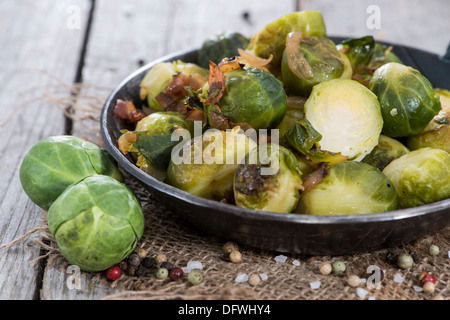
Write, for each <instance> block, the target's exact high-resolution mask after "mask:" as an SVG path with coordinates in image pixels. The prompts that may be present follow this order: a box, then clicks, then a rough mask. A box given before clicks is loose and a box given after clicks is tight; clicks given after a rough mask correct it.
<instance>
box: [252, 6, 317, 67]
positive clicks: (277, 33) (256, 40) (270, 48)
mask: <svg viewBox="0 0 450 320" xmlns="http://www.w3.org/2000/svg"><path fill="white" fill-rule="evenodd" d="M296 31H300V32H302V34H303V36H305V37H309V36H315V37H325V36H326V28H325V23H324V21H323V17H322V14H321V13H320V11H308V10H305V11H298V12H294V13H290V14H287V15H285V16H282V17H281V18H279V19H277V20H275V21H273V22H271V23H269V24H268V25H267V26H265V27H264V29H262V30H261V31H259V32H258V33H256V34H255V35H253V36H252V37H251V39H250V43H249V45H248V48H247V50H248V51H249V52H250V53H252V54H253V55H255V56H258V57H261V58H265V59H267V58H269V57H270V55H272V56H273V59H272V61H271V63H270V65H269V68H270V69H279V68H280V66H281V59H282V55H283V51H284V49H285V47H286V36H287V34H288V33H291V32H296Z"/></svg>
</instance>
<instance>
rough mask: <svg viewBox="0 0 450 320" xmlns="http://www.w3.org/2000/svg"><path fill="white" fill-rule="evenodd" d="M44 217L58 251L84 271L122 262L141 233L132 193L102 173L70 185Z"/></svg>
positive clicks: (139, 212) (141, 222) (141, 220)
mask: <svg viewBox="0 0 450 320" xmlns="http://www.w3.org/2000/svg"><path fill="white" fill-rule="evenodd" d="M47 220H48V226H49V229H50V232H51V233H52V235H53V236H54V237H55V239H56V241H57V243H58V246H59V248H60V250H61V253H62V254H63V255H64V257H65V258H66V259H67V261H69V263H70V264H74V265H77V266H78V267H79V268H80V269H81V270H84V271H94V272H95V271H101V270H105V269H107V268H109V267H110V266H112V265H114V264H116V263H118V262H120V261H122V260H123V259H124V258H125V257H127V256H128V255H129V254H130V253H131V252H132V251H133V250H134V248H135V247H136V243H137V241H138V240H139V239H140V238H141V237H142V234H143V232H144V215H143V213H142V209H141V205H140V204H139V201H138V200H137V198H136V197H135V195H134V194H133V192H132V191H131V190H130V189H128V188H127V187H126V186H125V185H124V184H122V183H120V182H118V181H117V180H115V179H113V178H111V177H109V176H103V175H92V176H89V177H87V178H84V179H82V180H80V181H77V182H76V183H74V184H72V185H70V186H69V187H68V188H67V189H66V190H65V191H64V192H63V193H62V194H61V195H60V196H59V197H58V199H56V201H55V202H54V203H53V204H52V206H51V207H50V209H49V211H48V217H47Z"/></svg>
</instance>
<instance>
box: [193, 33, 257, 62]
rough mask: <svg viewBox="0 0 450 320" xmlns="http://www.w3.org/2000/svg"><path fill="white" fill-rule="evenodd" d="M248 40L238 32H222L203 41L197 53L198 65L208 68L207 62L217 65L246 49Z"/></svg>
mask: <svg viewBox="0 0 450 320" xmlns="http://www.w3.org/2000/svg"><path fill="white" fill-rule="evenodd" d="M248 43H249V39H248V38H247V37H245V36H243V35H242V34H240V33H239V32H222V33H219V34H217V35H214V36H213V37H211V38H209V39H207V40H205V41H204V42H203V44H202V46H201V48H200V50H199V51H198V63H199V65H200V66H201V67H203V68H209V61H210V60H211V61H212V62H214V63H216V64H218V63H219V62H220V61H222V59H224V58H231V57H234V56H237V55H238V54H239V53H238V49H245V48H247V46H248Z"/></svg>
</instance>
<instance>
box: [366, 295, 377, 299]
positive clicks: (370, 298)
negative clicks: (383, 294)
mask: <svg viewBox="0 0 450 320" xmlns="http://www.w3.org/2000/svg"><path fill="white" fill-rule="evenodd" d="M367 300H376V299H375V297H373V296H371V297H369V299H367Z"/></svg>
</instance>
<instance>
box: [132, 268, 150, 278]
mask: <svg viewBox="0 0 450 320" xmlns="http://www.w3.org/2000/svg"><path fill="white" fill-rule="evenodd" d="M147 272H148V269H147V268H145V267H144V266H143V265H140V266H139V267H138V268H137V269H136V272H135V275H136V276H138V277H142V276H145V275H146V273H147Z"/></svg>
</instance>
